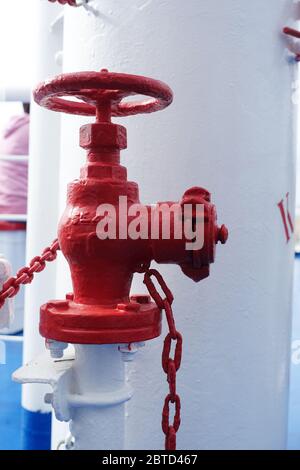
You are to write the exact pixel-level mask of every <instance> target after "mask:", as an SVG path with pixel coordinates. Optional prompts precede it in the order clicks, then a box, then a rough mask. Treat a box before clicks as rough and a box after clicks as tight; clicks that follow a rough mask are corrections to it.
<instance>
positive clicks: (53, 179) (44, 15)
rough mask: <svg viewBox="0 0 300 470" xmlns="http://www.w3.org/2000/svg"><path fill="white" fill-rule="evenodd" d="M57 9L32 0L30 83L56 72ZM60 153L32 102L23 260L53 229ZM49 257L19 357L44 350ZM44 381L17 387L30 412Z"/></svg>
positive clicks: (51, 290) (50, 117)
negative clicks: (32, 68) (42, 311)
mask: <svg viewBox="0 0 300 470" xmlns="http://www.w3.org/2000/svg"><path fill="white" fill-rule="evenodd" d="M60 11H61V6H59V5H53V4H51V3H49V2H47V1H42V2H41V1H39V0H37V1H36V2H35V8H34V11H33V14H35V15H36V22H35V23H36V41H35V43H36V51H35V54H36V61H35V62H36V70H35V73H34V80H35V82H36V83H38V82H40V81H43V80H45V79H46V78H47V77H48V76H53V75H56V74H59V73H60V67H59V66H58V65H57V64H56V61H55V56H56V54H57V52H58V51H60V50H61V49H62V28H56V29H55V30H54V29H52V30H51V28H50V26H51V23H52V22H53V21H54V19H55V18H56V17H57V15H58V14H59V12H60ZM59 157H60V119H59V115H57V114H55V113H50V112H48V111H46V110H43V109H41V108H40V107H38V106H37V105H35V104H33V105H32V107H31V126H30V166H29V196H28V223H27V241H28V242H27V260H28V261H29V260H31V259H32V258H33V257H34V256H36V255H38V254H40V253H41V252H42V251H43V249H44V248H45V247H46V246H49V243H51V242H52V240H53V239H55V238H56V235H57V222H58V212H57V194H58V180H59V177H58V175H59ZM55 273H56V265H55V263H53V264H51V265H49V266H47V269H46V270H45V271H44V272H43V273H41V274H38V275H37V276H36V277H35V280H34V282H33V283H32V285H31V286H30V287H29V288H28V289H26V303H25V331H24V335H25V336H24V362H28V361H30V360H31V359H33V358H34V357H35V356H36V355H37V354H39V353H40V352H41V351H43V350H44V340H43V339H42V338H41V336H40V335H39V331H38V324H39V309H40V305H41V304H43V303H45V302H46V301H47V300H49V299H51V298H53V297H54V298H55ZM47 389H48V388H47V387H46V388H45V386H40V385H34V384H33V385H27V386H26V387H23V394H22V403H23V407H24V408H25V409H26V410H28V411H30V412H37V411H42V412H44V411H49V410H50V407H49V406H48V405H45V403H44V399H43V398H44V395H45V391H47Z"/></svg>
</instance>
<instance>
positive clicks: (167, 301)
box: [144, 269, 182, 450]
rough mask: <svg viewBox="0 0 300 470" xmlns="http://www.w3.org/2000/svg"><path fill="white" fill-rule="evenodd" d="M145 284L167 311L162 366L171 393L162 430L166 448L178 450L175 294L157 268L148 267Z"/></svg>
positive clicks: (178, 348) (178, 350)
mask: <svg viewBox="0 0 300 470" xmlns="http://www.w3.org/2000/svg"><path fill="white" fill-rule="evenodd" d="M152 276H153V277H155V278H156V280H157V282H158V284H159V285H160V287H161V289H162V291H163V293H164V294H165V298H164V299H163V298H162V297H161V295H160V294H159V292H158V291H157V289H156V287H155V285H154V283H153V281H152V279H151V277H152ZM144 284H146V286H147V288H148V291H149V293H150V295H151V296H152V298H153V299H154V301H155V303H156V305H157V306H158V307H159V308H160V309H162V310H164V311H165V313H166V318H167V322H168V327H169V333H168V334H167V336H166V338H165V341H164V347H163V352H162V368H163V370H164V372H165V373H166V374H167V381H168V383H169V393H168V395H167V396H166V398H165V403H164V407H163V412H162V430H163V432H164V434H165V436H166V440H165V449H166V450H176V433H177V431H178V430H179V427H180V421H181V416H180V407H181V405H180V397H179V395H178V394H177V392H176V373H177V371H178V369H179V368H180V364H181V357H182V336H181V334H180V333H179V332H178V331H177V330H176V325H175V320H174V316H173V310H172V303H173V300H174V297H173V294H172V292H171V291H170V289H169V288H168V286H167V284H166V283H165V281H164V279H163V277H162V275H161V274H160V273H159V272H158V271H156V269H147V270H146V272H145V277H144ZM172 341H176V344H175V352H174V357H173V358H172V357H171V347H172ZM170 404H172V405H174V408H175V412H174V419H173V423H170Z"/></svg>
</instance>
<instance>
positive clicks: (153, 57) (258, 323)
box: [58, 0, 297, 449]
mask: <svg viewBox="0 0 300 470" xmlns="http://www.w3.org/2000/svg"><path fill="white" fill-rule="evenodd" d="M93 6H94V8H96V9H98V11H99V12H100V14H99V15H98V16H96V15H87V14H86V12H85V11H84V9H75V8H73V9H72V8H69V9H66V11H65V51H64V59H65V71H72V72H74V71H76V70H78V71H81V70H99V69H101V68H102V67H106V68H109V69H110V70H111V71H119V72H127V73H136V74H143V75H146V76H150V77H155V78H159V79H162V80H164V81H166V82H167V83H168V84H169V85H170V86H171V87H172V88H173V89H174V93H175V99H174V104H173V105H172V106H171V107H170V108H169V109H168V110H166V111H164V112H161V113H157V114H155V115H153V116H136V117H132V118H128V119H124V120H123V121H122V123H124V124H125V125H126V126H127V128H128V145H129V150H128V152H125V153H124V152H123V157H122V160H123V162H124V163H125V164H127V165H128V167H129V177H130V178H131V179H133V180H135V181H138V183H139V184H140V188H141V198H142V200H143V201H144V202H155V201H157V200H170V198H172V199H173V198H179V197H180V196H181V195H182V193H183V192H184V190H185V189H186V188H188V187H191V186H193V185H202V186H205V187H207V188H208V189H209V190H210V191H211V192H212V194H213V200H214V201H215V202H216V204H217V206H218V211H219V219H220V222H223V221H224V222H226V224H227V225H228V227H229V230H230V240H229V242H228V244H227V245H226V246H225V247H222V248H219V249H218V250H217V260H216V264H215V266H213V267H212V269H211V276H210V278H209V279H207V280H205V281H203V282H202V283H201V284H200V285H199V284H193V283H192V282H191V281H190V280H189V279H187V278H185V277H183V275H182V273H181V272H180V270H179V269H177V268H175V267H172V266H170V267H161V268H160V270H161V271H162V272H163V274H164V275H165V277H166V279H167V281H168V283H169V284H170V287H171V288H172V290H173V291H174V294H175V299H176V301H175V304H174V309H175V314H176V317H177V322H178V328H179V329H180V330H181V331H182V332H183V335H184V338H185V341H184V345H185V347H184V361H183V368H182V369H181V371H180V373H179V374H178V391H179V393H180V394H181V395H182V414H183V420H182V427H181V430H180V433H179V435H178V448H179V449H182V448H187V449H191V448H201V449H213V448H216V449H229V448H233V449H242V448H246V449H248V448H251V449H261V448H267V449H281V448H284V447H285V441H286V424H287V399H288V372H289V361H290V359H289V358H290V326H291V308H290V307H291V286H292V270H293V243H292V241H290V242H289V243H286V238H285V233H284V229H283V223H282V219H281V215H280V211H279V209H278V205H277V204H278V203H279V202H280V201H281V200H282V199H285V195H286V193H287V192H290V211H291V213H293V205H294V174H295V173H294V141H293V113H294V109H293V104H292V93H293V88H292V81H293V80H294V78H295V77H296V74H295V65H294V64H293V63H292V60H290V59H289V58H288V54H287V52H286V51H285V40H284V38H283V35H282V34H281V29H282V27H283V26H285V25H286V24H287V23H288V24H289V25H290V26H292V25H293V18H292V16H293V2H292V1H291V0H265V1H263V2H262V1H261V0H252V1H238V0H226V1H218V2H212V1H211V0H201V1H199V0H189V1H188V2H185V1H182V0H172V1H168V2H161V1H159V0H152V1H147V0H131V1H130V2H129V1H127V2H124V0H95V1H94V2H93ZM296 7H297V5H296ZM82 122H83V120H82V119H75V118H72V117H69V116H67V117H65V118H64V120H63V149H64V155H65V156H66V157H65V158H64V160H63V162H62V181H63V184H64V185H65V184H66V182H67V181H69V180H70V179H71V178H72V177H73V176H75V175H76V176H77V175H78V172H79V167H80V166H81V165H82V162H83V159H84V157H83V152H82V150H80V149H79V147H78V138H77V135H78V134H77V133H78V127H79V124H80V123H82ZM68 155H71V156H72V157H70V158H67V156H68ZM63 193H64V195H63V197H61V200H62V203H61V211H62V210H63V207H64V205H65V189H64V190H63ZM58 276H59V277H58V281H59V282H60V284H61V289H62V290H63V289H64V288H65V287H66V281H65V272H64V271H62V272H59V273H58ZM140 278H141V276H140ZM140 278H139V279H140ZM68 282H69V281H68ZM140 287H141V283H140V282H139V283H136V285H135V289H134V291H137V290H139V289H140ZM161 348H162V340H161V339H159V340H156V341H153V342H150V343H149V344H147V346H146V348H145V351H143V353H142V354H141V355H140V357H139V358H138V359H137V361H136V363H135V364H136V365H133V367H132V369H131V375H130V378H131V381H132V382H133V385H134V388H135V389H136V390H135V395H134V398H133V399H132V400H131V402H130V403H129V405H128V413H129V419H128V424H127V427H126V443H125V446H126V448H150V447H151V448H156V449H157V448H161V447H162V445H163V437H162V435H161V430H160V424H159V423H160V416H161V408H162V403H163V397H164V395H165V394H166V392H167V387H166V383H165V376H164V374H163V373H162V371H161V369H160V355H161ZM107 421H108V420H107ZM102 424H103V423H102ZM141 429H142V432H141ZM87 431H88V429H87ZM101 439H102V437H99V441H100V445H101Z"/></svg>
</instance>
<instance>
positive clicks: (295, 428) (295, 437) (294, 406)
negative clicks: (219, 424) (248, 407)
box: [288, 255, 300, 450]
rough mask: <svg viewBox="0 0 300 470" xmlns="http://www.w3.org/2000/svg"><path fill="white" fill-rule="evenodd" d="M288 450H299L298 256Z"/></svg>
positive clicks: (299, 300)
mask: <svg viewBox="0 0 300 470" xmlns="http://www.w3.org/2000/svg"><path fill="white" fill-rule="evenodd" d="M288 449H289V450H300V256H299V255H298V256H296V259H295V273H294V295H293V328H292V354H291V375H290V403H289V428H288Z"/></svg>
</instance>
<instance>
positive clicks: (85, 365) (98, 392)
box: [69, 345, 131, 450]
mask: <svg viewBox="0 0 300 470" xmlns="http://www.w3.org/2000/svg"><path fill="white" fill-rule="evenodd" d="M72 370H73V383H74V385H73V387H72V389H73V395H72V397H70V398H69V406H70V409H71V411H70V413H71V420H72V421H71V426H70V429H71V432H72V436H73V437H74V440H75V449H76V450H87V449H91V450H93V449H94V450H95V449H97V450H106V449H111V450H118V449H123V448H124V432H125V402H126V401H127V400H129V399H130V397H131V391H130V389H129V388H128V387H127V386H126V385H125V371H124V363H123V360H122V356H121V353H120V351H119V350H118V346H117V345H101V346H98V345H75V362H74V365H73V367H72Z"/></svg>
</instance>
